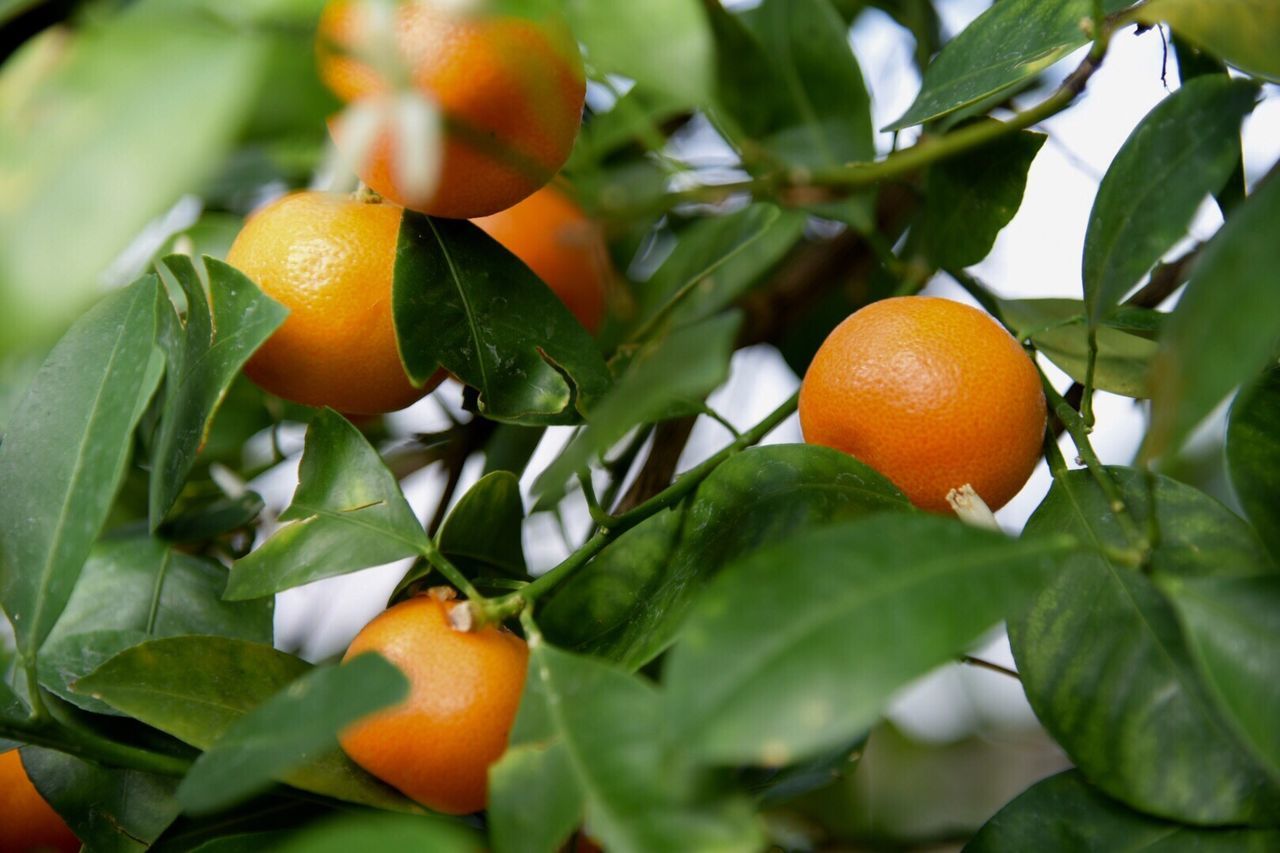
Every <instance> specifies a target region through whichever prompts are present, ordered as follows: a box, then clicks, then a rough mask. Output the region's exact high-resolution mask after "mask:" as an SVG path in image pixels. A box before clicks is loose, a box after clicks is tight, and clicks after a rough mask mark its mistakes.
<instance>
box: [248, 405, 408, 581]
mask: <svg viewBox="0 0 1280 853" xmlns="http://www.w3.org/2000/svg"><path fill="white" fill-rule="evenodd" d="M298 480H299V482H298V490H297V491H296V492H294V495H293V502H292V503H291V504H289V508H288V509H286V510H285V511H284V512H282V513H281V514H280V520H281V521H283V522H289V523H288V524H286V525H285V526H283V527H281V528H280V529H279V530H277V531H276V532H275V533H274V534H272V536H271V538H270V539H268V540H267V541H266V542H265V543H263V545H262V547H260V548H258V549H257V550H256V551H254V552H253V553H251V554H249V556H247V557H245V558H244V559H242V560H237V561H236V564H235V565H234V566H233V567H232V569H231V577H230V579H229V580H228V581H227V591H226V593H225V596H226V598H228V599H243V598H256V597H258V596H264V595H271V594H272V593H275V592H279V591H280V590H282V589H289V588H291V587H295V586H300V585H301V584H304V583H309V582H310V581H313V580H318V579H320V578H327V577H333V576H334V575H341V574H346V573H348V572H354V571H356V570H358V569H363V568H367V567H369V566H378V565H382V564H383V563H390V562H392V561H393V560H399V559H401V558H404V557H411V556H414V555H415V554H420V553H422V551H423V549H425V548H426V547H428V545H429V541H428V539H427V534H426V532H425V531H424V530H423V529H422V525H421V524H420V523H419V521H418V519H417V516H415V515H414V514H413V510H412V509H411V508H410V507H409V504H408V503H407V502H406V501H405V499H404V495H403V493H401V491H400V484H399V483H397V482H396V479H395V477H394V476H393V475H392V474H391V472H390V471H389V470H387V467H386V466H385V465H384V464H383V463H382V459H381V458H380V457H379V456H378V452H377V451H376V450H374V449H373V447H372V446H371V445H370V444H369V442H368V440H367V439H366V438H365V437H364V436H363V435H362V434H361V433H360V431H359V430H358V429H356V428H355V427H353V426H352V425H351V424H350V423H349V422H348V421H347V420H346V418H344V417H342V415H339V414H338V413H337V412H335V411H333V410H331V409H325V410H324V411H322V412H320V413H319V414H317V415H316V417H315V418H314V419H313V420H312V421H311V425H310V426H309V427H307V445H306V450H305V452H303V454H302V465H301V468H300V469H299V472H298Z"/></svg>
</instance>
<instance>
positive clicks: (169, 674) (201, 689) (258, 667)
mask: <svg viewBox="0 0 1280 853" xmlns="http://www.w3.org/2000/svg"><path fill="white" fill-rule="evenodd" d="M311 669H312V667H311V665H310V664H308V663H307V662H306V661H303V660H300V659H298V658H296V657H293V656H292V655H287V654H285V653H284V652H278V651H276V650H275V649H273V648H271V647H270V646H268V645H263V644H260V643H251V642H248V641H245V640H235V639H230V638H226V637H170V638H165V639H160V640H152V641H150V642H147V643H143V644H142V645H138V646H134V647H133V648H130V649H127V650H125V651H123V652H121V653H120V654H118V655H116V656H115V657H113V658H111V659H110V660H108V661H107V662H106V663H104V664H103V665H102V666H100V667H98V669H97V670H95V671H94V672H93V673H92V674H91V675H88V676H86V677H84V678H82V679H80V680H79V681H78V682H77V683H76V691H77V692H79V693H83V694H85V695H88V696H92V697H93V698H95V699H98V700H99V701H102V702H105V703H107V704H108V705H110V706H111V707H113V708H115V709H116V710H117V711H120V712H122V713H125V714H128V715H129V716H131V717H133V718H135V719H137V720H141V721H142V722H144V723H146V724H147V725H149V726H152V727H154V728H157V729H159V730H160V731H162V732H165V733H167V734H170V735H173V736H174V737H176V738H178V739H179V740H181V741H183V742H184V743H189V744H191V745H192V746H194V747H196V748H197V749H209V748H211V747H212V746H213V745H214V744H215V743H216V742H217V741H218V738H220V737H221V736H222V735H223V733H224V732H226V731H227V730H228V729H229V728H230V727H231V726H232V724H234V723H235V722H236V720H238V719H240V718H241V717H243V716H244V715H245V714H247V713H249V712H250V711H252V710H253V709H254V708H257V707H258V706H259V705H261V704H262V703H264V702H266V701H267V700H268V699H270V698H271V697H272V696H274V695H275V694H276V693H278V692H279V691H281V690H283V689H284V688H285V687H287V686H289V685H290V684H292V683H293V682H294V681H296V680H298V679H300V678H302V677H303V676H304V675H306V674H307V673H308V672H310V671H311ZM283 781H285V782H287V783H289V784H290V785H293V786H294V787H295V788H301V789H302V790H304V791H311V792H313V793H317V794H323V795H325V796H328V797H335V798H337V799H340V800H347V801H349V802H353V803H362V804H365V805H370V806H375V807H377V808H383V809H393V810H397V811H412V810H413V809H414V806H413V805H412V804H411V803H409V801H408V800H406V799H405V798H404V797H402V796H400V795H399V794H397V793H396V792H395V791H393V790H391V789H390V788H388V787H387V786H386V785H383V784H382V783H381V782H378V781H377V780H376V779H374V778H373V777H372V776H369V775H368V774H367V773H365V772H364V771H363V770H361V769H360V768H359V767H356V765H355V764H353V763H352V762H351V760H350V759H348V758H347V757H346V755H344V754H343V753H342V752H341V750H338V749H336V748H335V749H333V750H331V751H330V752H327V753H325V754H324V755H319V756H316V757H315V760H314V761H313V762H312V763H310V764H309V765H307V766H304V767H300V768H298V769H296V770H293V771H291V772H289V773H287V774H285V775H284V777H283Z"/></svg>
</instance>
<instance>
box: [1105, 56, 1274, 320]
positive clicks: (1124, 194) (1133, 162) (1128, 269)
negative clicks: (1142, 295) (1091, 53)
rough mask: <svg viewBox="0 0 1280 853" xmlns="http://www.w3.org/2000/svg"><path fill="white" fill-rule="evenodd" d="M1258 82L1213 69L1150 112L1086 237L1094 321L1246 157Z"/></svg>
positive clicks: (1118, 164)
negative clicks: (1244, 126)
mask: <svg viewBox="0 0 1280 853" xmlns="http://www.w3.org/2000/svg"><path fill="white" fill-rule="evenodd" d="M1257 97H1258V87H1257V86H1255V85H1254V84H1252V83H1250V82H1249V81H1247V80H1232V79H1231V78H1230V77H1228V76H1227V75H1225V74H1211V75H1208V76H1204V77H1197V78H1195V79H1192V80H1189V81H1187V82H1186V83H1185V84H1184V85H1183V86H1182V88H1180V89H1178V91H1176V92H1174V93H1173V94H1172V95H1170V96H1169V97H1168V98H1165V99H1164V100H1163V101H1161V102H1160V103H1159V104H1158V105H1157V106H1156V108H1155V109H1153V110H1152V111H1151V112H1150V113H1148V114H1147V116H1146V118H1144V119H1143V120H1142V121H1141V122H1140V123H1139V124H1138V126H1137V127H1136V128H1135V129H1134V131H1133V133H1132V134H1130V135H1129V138H1128V140H1126V142H1125V144H1124V147H1122V148H1121V149H1120V152H1119V153H1118V154H1116V157H1115V159H1114V160H1112V161H1111V166H1110V167H1109V168H1108V169H1107V174H1106V175H1105V176H1104V177H1103V179H1102V183H1101V185H1099V187H1098V196H1097V199H1096V200H1095V201H1094V204H1093V213H1092V214H1090V216H1089V230H1088V233H1087V234H1086V235H1085V242H1084V292H1085V304H1086V306H1087V307H1088V310H1089V320H1090V323H1091V325H1093V326H1094V327H1096V326H1098V324H1099V323H1100V322H1101V320H1102V319H1103V318H1105V317H1106V316H1107V315H1108V314H1110V313H1111V311H1112V309H1114V308H1115V307H1116V305H1117V304H1118V303H1119V302H1120V300H1121V299H1123V298H1124V296H1125V294H1126V293H1128V292H1129V291H1130V290H1131V289H1132V288H1133V287H1134V286H1135V285H1136V284H1137V283H1138V281H1139V279H1141V278H1142V276H1143V275H1144V274H1145V273H1146V272H1147V270H1149V269H1151V267H1152V266H1153V265H1154V264H1155V263H1156V261H1158V260H1160V258H1161V256H1162V255H1164V254H1165V253H1166V252H1167V251H1169V249H1170V248H1172V247H1173V245H1174V244H1175V243H1177V242H1178V241H1179V240H1181V239H1182V238H1183V237H1184V236H1186V233H1187V228H1188V226H1190V224H1191V220H1192V219H1193V218H1194V217H1195V214H1196V211H1197V210H1198V209H1199V207H1200V203H1201V202H1202V201H1204V199H1205V197H1206V196H1208V195H1209V194H1210V193H1214V192H1217V191H1218V190H1220V189H1222V186H1223V184H1225V183H1226V181H1227V178H1228V177H1230V175H1231V173H1232V171H1233V170H1234V169H1235V168H1236V166H1237V165H1238V164H1239V162H1240V123H1241V121H1242V120H1243V119H1244V117H1245V116H1246V115H1248V114H1249V113H1250V112H1251V111H1252V110H1253V106H1254V103H1255V101H1256V100H1257Z"/></svg>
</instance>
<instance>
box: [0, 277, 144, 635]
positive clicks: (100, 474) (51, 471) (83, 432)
mask: <svg viewBox="0 0 1280 853" xmlns="http://www.w3.org/2000/svg"><path fill="white" fill-rule="evenodd" d="M158 299H159V282H158V281H157V279H156V277H155V276H146V277H144V278H142V279H140V280H139V281H138V282H136V283H135V284H134V285H132V286H131V287H129V288H127V289H125V290H122V291H118V292H116V293H113V294H111V295H110V296H108V297H106V298H104V299H103V300H102V301H101V302H99V303H98V304H97V305H96V306H94V308H93V309H92V310H91V311H89V312H88V313H87V314H85V315H84V316H83V317H81V318H80V320H79V321H77V322H76V324H75V325H74V326H72V327H71V330H70V331H68V332H67V334H66V336H65V337H63V339H62V340H61V341H59V343H58V345H57V346H56V347H54V349H53V352H51V353H50V354H49V357H48V359H46V360H45V362H44V365H43V366H42V367H41V368H40V372H39V373H37V374H36V378H35V380H34V381H33V382H32V384H31V387H30V389H29V390H28V391H27V394H26V396H25V397H24V398H23V400H22V403H21V404H20V405H19V406H18V410H17V411H16V412H15V413H14V415H13V417H12V418H11V419H10V423H9V428H8V431H7V432H6V433H5V436H4V443H3V444H0V483H4V484H5V486H4V488H3V489H0V603H2V604H3V605H4V610H5V612H6V613H8V615H9V618H10V619H11V620H12V621H13V625H14V633H15V635H16V637H17V642H18V648H19V650H21V651H22V653H23V655H24V656H25V655H30V654H31V653H32V652H34V651H35V650H36V649H37V648H38V647H39V646H40V644H41V643H42V642H44V639H45V637H46V636H48V634H49V631H51V630H52V629H53V625H54V623H55V622H57V621H58V616H59V615H60V614H61V613H62V609H63V607H65V606H66V603H67V599H69V598H70V597H71V591H72V589H73V588H74V587H75V585H76V579H77V578H79V577H80V569H81V567H82V566H83V565H84V562H85V560H86V559H87V558H88V556H89V549H90V548H91V547H92V545H93V540H94V539H95V538H96V537H97V535H98V531H99V529H101V527H102V524H103V522H104V521H105V520H106V517H107V513H108V511H109V510H110V507H111V501H112V500H113V498H114V497H115V494H116V490H117V489H118V488H119V486H120V482H121V479H122V478H123V476H124V470H125V463H126V461H127V460H128V458H129V450H130V447H131V445H132V442H131V440H130V436H131V435H132V433H133V428H134V426H136V425H137V423H138V419H139V418H140V417H141V415H142V411H143V409H144V408H145V406H146V403H147V401H148V400H149V399H150V398H151V394H152V393H153V392H154V391H155V387H156V384H157V383H158V382H159V380H160V373H161V370H160V368H161V366H162V361H161V360H160V356H159V350H157V349H156V348H155V343H154V341H155V324H156V306H157V300H158Z"/></svg>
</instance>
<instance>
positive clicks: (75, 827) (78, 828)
mask: <svg viewBox="0 0 1280 853" xmlns="http://www.w3.org/2000/svg"><path fill="white" fill-rule="evenodd" d="M22 763H23V765H24V766H25V767H26V769H27V775H28V776H30V777H31V781H32V783H33V784H35V786H36V790H38V791H39V792H40V794H41V796H43V797H44V798H45V800H47V801H48V802H49V804H50V805H52V806H53V807H54V809H55V810H56V811H57V812H58V814H60V815H61V816H62V818H63V819H64V820H65V821H66V822H67V825H68V826H70V827H71V830H72V831H73V832H74V833H75V834H76V835H77V836H78V837H79V838H80V840H81V841H83V842H84V843H85V845H86V847H87V848H88V849H90V850H93V851H103V853H133V851H137V852H138V853H140V851H143V850H146V849H147V848H148V847H150V846H151V843H152V842H153V841H155V840H156V839H157V838H158V837H160V833H162V832H164V831H165V829H166V828H167V827H168V826H169V824H171V823H173V820H174V818H176V817H177V816H178V802H177V800H175V799H174V797H173V791H174V788H176V787H177V784H178V781H177V780H176V779H171V778H168V777H165V776H154V775H152V774H150V773H140V772H138V771H136V770H125V769H122V768H119V767H104V766H102V765H101V764H94V763H91V762H88V761H84V760H83V759H80V758H76V757H74V756H71V755H67V754H66V753H63V752H54V751H53V750H51V749H40V748H38V747H27V748H26V749H24V750H23V751H22Z"/></svg>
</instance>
